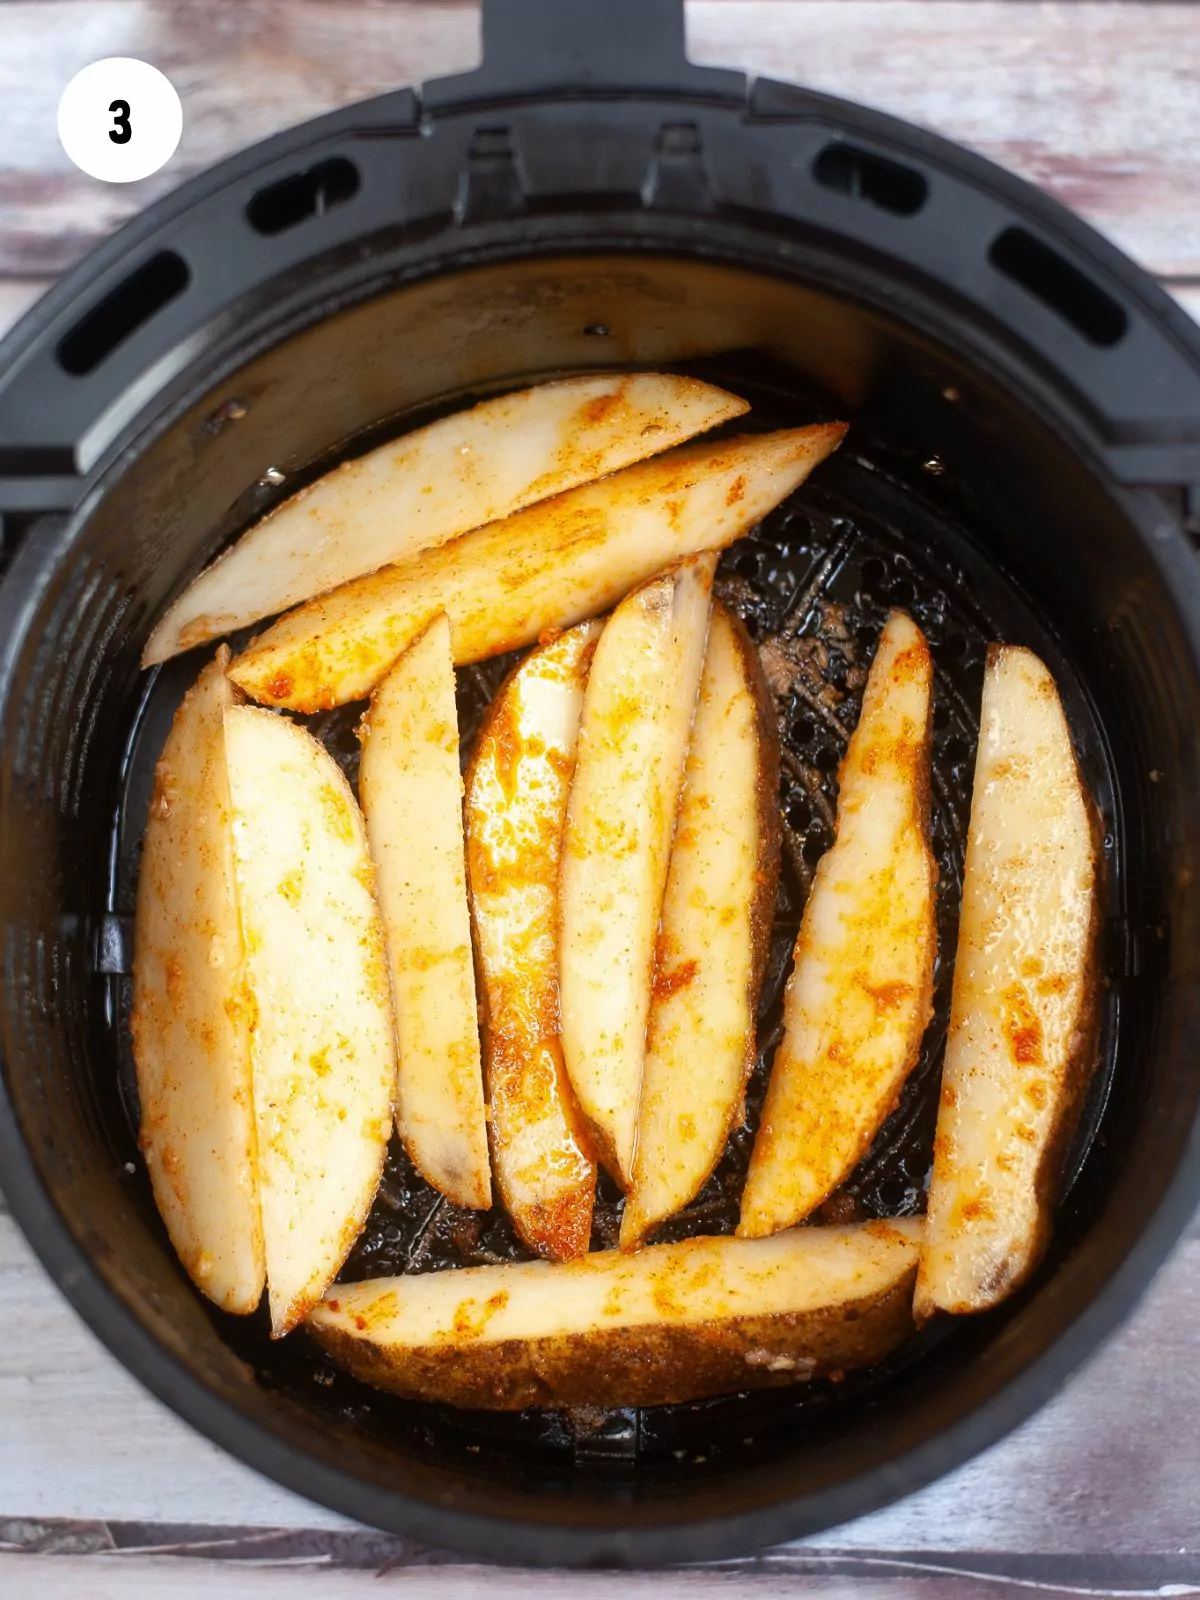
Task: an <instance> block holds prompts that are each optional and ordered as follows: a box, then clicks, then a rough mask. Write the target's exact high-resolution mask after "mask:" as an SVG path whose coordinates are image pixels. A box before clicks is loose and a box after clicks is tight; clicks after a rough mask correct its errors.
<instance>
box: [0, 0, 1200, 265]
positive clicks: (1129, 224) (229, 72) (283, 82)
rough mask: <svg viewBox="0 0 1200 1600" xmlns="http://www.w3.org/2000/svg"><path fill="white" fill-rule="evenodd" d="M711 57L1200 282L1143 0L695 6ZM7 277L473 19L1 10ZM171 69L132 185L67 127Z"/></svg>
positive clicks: (467, 31)
mask: <svg viewBox="0 0 1200 1600" xmlns="http://www.w3.org/2000/svg"><path fill="white" fill-rule="evenodd" d="M687 17H688V32H689V41H690V50H691V54H692V56H693V58H694V59H695V60H696V61H697V62H700V63H706V64H727V65H733V66H739V67H742V68H745V69H747V70H749V71H750V72H752V73H763V74H766V75H769V76H771V77H776V78H784V79H791V80H793V81H798V82H803V83H806V84H808V85H810V86H811V87H813V88H816V89H820V90H823V91H826V92H829V93H833V94H841V95H846V96H849V97H851V98H853V99H856V100H860V101H862V102H864V103H866V104H871V105H876V106H879V107H881V108H882V109H884V110H887V111H891V112H894V113H896V114H897V115H899V116H902V117H907V118H909V119H911V120H913V121H916V122H918V123H922V124H925V125H928V126H930V127H934V128H937V129H938V130H939V131H941V132H943V133H945V134H947V135H949V136H950V137H951V138H955V139H959V140H962V141H964V142H965V143H967V144H970V145H973V146H974V147H976V148H977V149H980V150H982V151H983V152H984V153H985V154H987V155H990V156H992V157H993V158H995V159H996V160H998V161H1000V162H1002V163H1003V164H1005V165H1007V166H1009V167H1011V168H1012V169H1013V170H1015V171H1017V172H1020V173H1022V174H1024V175H1025V176H1026V177H1029V178H1031V179H1032V180H1033V181H1035V182H1038V183H1040V184H1042V185H1043V186H1044V187H1045V188H1046V189H1048V190H1049V191H1050V192H1051V193H1053V194H1055V195H1057V196H1058V198H1059V199H1061V200H1064V201H1066V202H1067V203H1068V204H1070V205H1073V206H1075V208H1076V209H1078V210H1079V211H1080V212H1081V213H1082V214H1083V215H1084V216H1086V217H1088V218H1089V220H1091V221H1092V222H1094V223H1095V224H1096V225H1097V226H1099V227H1100V228H1101V229H1102V230H1103V231H1105V232H1107V233H1109V234H1110V235H1111V236H1112V237H1113V238H1115V239H1116V240H1117V242H1118V243H1119V244H1121V245H1122V247H1123V248H1125V249H1126V250H1127V251H1128V252H1129V253H1130V254H1131V255H1133V256H1134V257H1135V258H1136V259H1138V260H1140V261H1141V262H1143V263H1144V264H1145V265H1147V266H1149V267H1150V268H1152V269H1153V270H1154V271H1156V272H1159V273H1172V274H1176V275H1196V276H1200V200H1198V198H1197V197H1198V196H1200V26H1197V20H1196V12H1195V9H1194V7H1191V6H1188V5H1175V4H1170V3H1168V4H1155V3H1141V0H1075V3H1073V4H1072V5H1070V6H1061V5H1056V4H1050V3H1041V0H694V3H692V4H690V5H689V7H688V11H687ZM0 18H2V19H3V20H2V22H0V32H2V33H3V41H4V48H3V49H2V50H0V273H3V272H7V273H8V274H10V275H14V276H22V275H26V276H33V275H35V274H40V273H57V272H60V271H62V270H63V269H64V268H65V267H66V266H68V265H70V264H71V263H73V262H74V261H75V260H77V259H78V258H79V257H80V256H81V255H82V254H83V253H84V252H85V251H86V249H87V248H88V247H89V245H90V244H92V243H94V242H95V241H96V240H97V239H99V238H102V237H104V236H105V235H107V234H108V233H110V232H111V231H112V229H113V228H114V227H115V226H117V224H118V223H119V222H121V221H122V220H124V219H125V218H127V217H129V216H131V215H133V214H134V213H135V212H136V211H138V210H140V209H141V208H142V207H143V206H144V205H145V204H146V203H147V202H148V201H149V200H150V199H152V198H154V197H156V196H158V195H160V194H163V193H166V192H167V191H168V190H170V189H172V188H174V187H175V186H176V185H177V184H178V183H179V182H180V181H181V180H182V179H183V178H185V177H187V176H189V175H190V174H191V173H193V172H195V171H198V170H200V169H202V168H204V167H207V166H209V165H211V164H212V163H213V162H214V161H216V160H218V159H219V158H220V157H221V156H223V155H226V154H228V153H230V152H231V151H233V150H236V149H240V148H242V147H244V146H246V145H248V144H251V143H253V142H254V141H256V140H258V139H261V138H264V137H265V136H266V135H267V134H269V133H272V132H275V131H276V130H278V129H279V128H282V127H285V126H288V125H291V124H293V123H295V122H298V121H302V120H304V119H305V118H306V117H311V116H315V115H318V114H319V113H321V112H322V111H326V110H329V109H331V108H333V107H335V106H341V105H345V104H347V103H349V102H351V101H354V100H358V99H363V98H366V97H368V96H371V95H375V94H379V93H382V92H384V91H385V90H387V89H389V88H392V87H395V86H397V85H401V84H405V83H419V82H420V81H422V80H423V79H426V78H429V77H434V76H437V75H440V74H443V73H447V72H452V71H460V70H463V69H464V68H468V67H470V66H471V65H472V64H473V62H474V61H476V60H477V58H478V54H479V38H478V18H477V8H476V6H475V5H474V4H472V3H451V4H447V3H446V0H407V3H404V4H383V5H380V4H377V3H374V0H208V3H207V4H206V5H204V6H197V5H189V4H185V3H183V0H103V3H96V0H92V3H85V0H6V3H5V4H3V5H2V6H0ZM115 54H124V55H137V56H141V57H143V58H144V59H146V60H149V61H152V62H153V63H154V64H155V65H157V66H159V67H161V68H162V69H163V70H164V71H166V72H167V73H168V75H169V76H170V77H171V78H172V79H173V80H174V82H175V83H176V85H177V86H178V88H179V90H180V92H181V94H182V96H183V101H184V133H183V140H182V143H181V146H180V150H179V152H178V154H177V155H176V157H175V158H174V159H173V160H172V161H171V162H170V163H168V166H167V167H166V168H165V169H164V170H163V171H162V172H161V173H158V174H156V175H155V176H154V177H152V178H149V179H145V180H143V181H142V182H141V183H136V184H130V185H121V186H117V185H106V184H101V183H97V182H95V181H93V180H92V179H89V178H86V177H85V176H84V175H83V174H82V173H79V172H77V171H76V170H75V169H74V168H73V167H71V165H70V163H69V162H68V161H67V158H66V156H65V155H64V153H63V152H62V150H61V148H60V147H59V144H58V140H57V135H56V131H55V110H56V106H57V102H58V97H59V95H60V93H61V91H62V88H63V86H64V85H65V83H66V82H67V81H68V79H69V78H70V77H71V76H72V75H73V73H74V72H75V71H77V70H78V69H79V68H80V67H81V66H83V65H84V64H85V63H87V62H88V61H91V60H94V59H96V58H97V57H99V56H104V55H115Z"/></svg>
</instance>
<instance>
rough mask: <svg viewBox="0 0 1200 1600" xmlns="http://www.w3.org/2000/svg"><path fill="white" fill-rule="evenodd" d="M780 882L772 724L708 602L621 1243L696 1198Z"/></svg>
mask: <svg viewBox="0 0 1200 1600" xmlns="http://www.w3.org/2000/svg"><path fill="white" fill-rule="evenodd" d="M778 888H779V732H778V728H777V726H776V720H775V708H774V706H773V705H772V703H771V698H770V694H769V691H768V689H767V686H766V683H765V682H764V681H763V676H762V669H761V668H760V666H759V663H758V653H757V651H756V650H755V648H754V645H753V644H752V642H751V640H750V638H749V636H748V635H747V633H746V630H745V629H744V628H743V627H742V625H741V623H740V622H738V621H737V619H736V618H734V617H733V616H731V615H730V613H729V612H728V611H726V610H725V608H724V606H722V605H720V604H716V605H714V606H713V614H712V623H711V626H710V628H709V634H708V650H707V653H706V655H705V658H704V674H703V676H702V678H701V680H700V695H699V699H698V701H697V703H696V717H695V721H694V723H693V725H692V739H691V747H690V749H689V751H688V758H687V767H686V770H685V774H684V784H683V792H682V795H681V797H680V802H679V816H678V819H677V822H676V828H675V840H674V844H673V845H672V848H671V861H670V869H669V871H668V874H667V888H666V894H665V896H664V898H663V911H662V925H661V927H660V929H659V935H658V948H657V951H656V956H655V977H654V990H653V998H652V1001H651V1006H650V1025H649V1030H648V1033H647V1043H646V1061H645V1067H644V1070H643V1073H642V1091H641V1101H640V1104H639V1108H638V1123H637V1126H638V1133H637V1150H636V1154H635V1156H634V1161H633V1184H632V1186H631V1188H630V1191H629V1194H628V1196H627V1198H626V1201H625V1212H624V1216H623V1217H622V1221H621V1247H622V1249H629V1248H631V1247H632V1246H635V1245H638V1244H640V1243H641V1242H642V1240H643V1239H644V1238H645V1237H646V1235H647V1234H648V1233H649V1232H650V1231H651V1230H652V1229H653V1228H655V1227H656V1226H657V1225H658V1224H659V1223H660V1222H663V1221H665V1220H666V1218H668V1217H670V1216H672V1215H673V1214H674V1213H675V1212H676V1211H678V1210H680V1208H681V1207H683V1206H685V1205H687V1203H688V1201H689V1200H691V1199H692V1197H693V1196H694V1195H695V1194H696V1193H697V1191H698V1190H699V1189H700V1188H701V1186H702V1185H703V1183H704V1181H705V1179H706V1178H707V1177H708V1175H709V1173H710V1172H711V1171H712V1169H713V1167H714V1166H715V1165H716V1163H717V1161H718V1160H719V1158H720V1155H721V1151H722V1150H723V1149H724V1147H725V1140H726V1138H727V1137H728V1134H729V1130H730V1128H731V1127H732V1125H733V1122H734V1120H735V1118H736V1116H737V1114H738V1111H739V1109H740V1107H741V1102H742V1093H743V1090H744V1089H745V1086H746V1079H747V1077H748V1076H749V1074H750V1070H751V1068H752V1067H753V1065H754V1057H755V1008H756V1006H757V1004H758V991H759V986H760V984H761V982H762V973H763V963H764V962H765V960H766V954H767V939H768V936H769V934H770V931H771V918H772V916H773V915H774V911H775V897H776V893H777V891H778Z"/></svg>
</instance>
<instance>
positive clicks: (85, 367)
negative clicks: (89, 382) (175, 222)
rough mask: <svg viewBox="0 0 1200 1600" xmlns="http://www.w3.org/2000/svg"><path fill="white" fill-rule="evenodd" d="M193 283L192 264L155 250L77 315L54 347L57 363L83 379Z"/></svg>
mask: <svg viewBox="0 0 1200 1600" xmlns="http://www.w3.org/2000/svg"><path fill="white" fill-rule="evenodd" d="M191 281H192V273H191V268H190V267H189V266H188V264H187V262H186V261H185V260H184V259H183V257H182V256H181V255H179V254H178V253H177V252H176V251H174V250H160V251H159V252H158V254H157V255H153V256H151V257H150V259H149V261H144V262H143V263H142V265H141V266H140V267H138V268H137V269H136V270H135V271H133V272H131V273H130V274H129V276H128V277H127V278H123V279H122V281H121V282H120V283H119V284H118V285H117V286H116V288H115V289H111V290H110V291H109V292H108V294H106V295H105V297H104V299H103V300H101V301H100V303H99V305H95V306H93V307H92V309H91V310H90V311H87V312H85V313H84V315H83V316H82V317H80V319H79V321H78V322H77V323H76V324H75V326H74V327H73V328H72V329H71V330H70V331H69V332H68V333H66V334H64V335H63V337H62V339H61V340H60V341H59V345H58V351H57V355H58V364H59V366H60V367H61V368H62V369H63V371H64V372H66V373H68V374H69V375H70V376H71V377H72V378H85V377H87V375H88V373H90V372H95V370H96V368H97V367H98V366H100V365H101V364H102V363H103V362H105V361H107V360H108V358H109V356H110V355H112V353H113V351H114V350H116V349H117V348H118V346H119V345H122V344H124V343H125V341H126V340H127V339H129V338H132V336H133V335H134V334H135V333H136V332H137V331H138V329H139V328H141V327H143V326H144V325H145V324H146V323H147V322H149V321H150V319H151V318H152V317H155V316H157V315H158V313H159V312H160V311H161V310H162V309H163V308H164V307H165V306H169V305H170V304H171V301H172V300H177V299H178V298H179V296H180V295H181V294H182V293H183V291H184V290H185V289H186V288H187V286H188V284H189V283H190V282H191Z"/></svg>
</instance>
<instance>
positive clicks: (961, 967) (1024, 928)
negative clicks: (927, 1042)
mask: <svg viewBox="0 0 1200 1600" xmlns="http://www.w3.org/2000/svg"><path fill="white" fill-rule="evenodd" d="M1098 833H1099V829H1098V823H1097V816H1096V810H1095V806H1094V804H1093V802H1092V799H1091V797H1090V795H1089V794H1088V792H1087V789H1086V787H1085V785H1084V782H1083V779H1082V777H1081V776H1080V773H1079V768H1078V766H1077V765H1076V761H1075V752H1074V750H1073V748H1072V745H1071V734H1070V729H1069V728H1068V726H1067V719H1066V717H1065V716H1064V714H1063V709H1062V705H1061V703H1060V701H1059V698H1058V691H1057V689H1056V688H1055V684H1054V679H1053V678H1052V677H1051V675H1050V673H1049V672H1048V671H1047V669H1046V668H1045V666H1043V664H1042V662H1041V661H1039V660H1038V658H1037V657H1036V656H1035V655H1033V654H1031V652H1030V651H1028V650H1022V649H1016V648H1013V647H1012V646H998V645H994V646H993V647H992V649H991V651H990V652H989V654H988V663H987V672H986V674H985V677H984V684H983V706H982V711H981V716H980V734H979V752H978V755H977V757H976V762H975V788H974V792H973V795H972V799H971V821H970V825H969V828H968V830H967V858H966V869H965V873H964V880H963V899H962V914H961V919H960V922H959V932H958V955H957V958H956V961H955V967H954V995H953V999H952V1002H951V1010H950V1034H949V1038H948V1040H947V1044H946V1062H945V1067H944V1069H943V1073H942V1097H941V1104H940V1107H939V1110H938V1123H937V1138H936V1140H935V1143H934V1157H933V1178H932V1182H931V1185H930V1189H929V1228H928V1233H927V1235H926V1243H925V1248H924V1251H923V1253H922V1259H921V1270H920V1275H919V1277H918V1280H917V1301H916V1311H917V1315H918V1316H919V1317H920V1318H922V1319H924V1318H926V1317H928V1316H930V1315H931V1314H932V1313H933V1312H934V1311H938V1310H941V1311H982V1310H985V1309H986V1308H987V1307H989V1306H993V1305H996V1304H997V1303H998V1302H999V1301H1000V1300H1002V1299H1004V1297H1005V1296H1006V1295H1008V1294H1010V1293H1011V1292H1012V1291H1013V1289H1015V1288H1017V1287H1018V1286H1019V1285H1020V1284H1021V1283H1023V1282H1024V1281H1025V1279H1026V1278H1027V1277H1028V1276H1029V1274H1030V1273H1031V1272H1032V1271H1033V1269H1034V1267H1035V1266H1036V1265H1037V1263H1038V1261H1039V1260H1040V1258H1041V1255H1042V1252H1043V1250H1044V1249H1045V1247H1046V1244H1047V1242H1048V1240H1049V1236H1050V1225H1051V1208H1052V1207H1053V1205H1054V1202H1055V1200H1056V1199H1057V1196H1058V1187H1059V1182H1060V1180H1061V1176H1062V1163H1063V1158H1064V1156H1065V1154H1066V1147H1067V1144H1068V1141H1069V1140H1070V1137H1071V1133H1072V1131H1073V1129H1074V1126H1075V1122H1076V1118H1077V1115H1078V1112H1079V1107H1080V1103H1081V1101H1082V1099H1083V1095H1084V1091H1085V1090H1086V1088H1087V1085H1088V1080H1089V1078H1090V1077H1091V1074H1092V1071H1093V1069H1094V1067H1095V1063H1096V1041H1097V1017H1098V994H1099V981H1098V971H1097V940H1098V936H1099V928H1100V908H1099V883H1100V851H1099V845H1098Z"/></svg>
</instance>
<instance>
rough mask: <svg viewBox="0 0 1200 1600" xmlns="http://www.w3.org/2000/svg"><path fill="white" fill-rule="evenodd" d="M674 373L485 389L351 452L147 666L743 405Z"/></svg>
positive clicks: (280, 518)
mask: <svg viewBox="0 0 1200 1600" xmlns="http://www.w3.org/2000/svg"><path fill="white" fill-rule="evenodd" d="M748 410H749V406H748V405H747V404H746V402H745V401H744V400H739V399H738V398H737V396H736V395H732V394H726V392H725V391H724V390H723V389H716V388H714V387H713V386H712V385H711V384H708V383H701V382H700V380H699V379H698V378H684V377H679V376H678V375H676V374H674V373H662V372H639V373H603V374H600V375H591V376H588V377H582V378H564V379H561V380H559V381H558V382H555V383H543V384H540V385H539V386H538V387H537V388H535V389H523V390H521V391H519V392H518V393H516V394H506V395H501V396H499V397H497V398H496V399H493V400H484V401H482V402H481V403H480V404H479V405H477V406H472V407H471V409H470V410H468V411H457V412H455V413H454V414H453V415H452V416H449V417H443V418H441V419H440V420H439V421H438V422H433V423H430V425H429V426H428V427H425V428H418V429H417V430H416V431H415V432H413V433H409V434H406V435H405V436H404V437H402V438H400V439H393V440H391V441H390V442H389V443H388V444H385V445H381V446H380V448H379V449H378V450H372V451H371V452H370V453H369V454H367V455H365V456H359V457H358V459H357V460H354V461H347V462H346V463H345V464H344V465H343V466H340V467H338V468H336V469H335V470H334V471H333V472H330V473H327V474H326V475H325V476H324V477H323V478H319V479H318V480H317V482H316V483H314V484H312V485H310V486H309V487H308V488H307V489H302V490H301V491H300V492H299V494H295V495H293V496H292V497H291V499H290V500H286V501H285V502H284V503H283V505H281V506H278V507H277V508H276V509H275V510H274V511H272V512H270V513H269V515H267V516H266V517H264V518H263V519H262V521H261V522H259V523H256V524H255V526H254V527H253V528H251V529H250V530H249V531H248V532H247V533H245V534H243V535H242V537H241V538H240V539H239V540H238V542H237V544H235V545H234V546H233V547H232V549H230V550H227V551H226V552H225V553H224V554H223V555H221V556H218V558H217V560H216V561H214V562H213V564H212V566H210V567H208V568H207V569H206V570H205V571H204V572H202V573H201V574H200V576H199V577H198V578H197V579H195V581H194V582H193V583H192V584H191V585H190V586H189V587H188V588H187V589H186V590H185V591H184V593H183V594H182V595H181V596H180V597H179V599H178V600H177V601H176V602H175V604H174V605H173V606H172V607H171V609H170V610H169V611H168V612H167V614H166V616H165V617H163V619H162V621H161V622H160V623H159V624H158V626H157V627H156V628H155V630H154V632H153V633H152V634H151V636H150V640H149V643H148V644H147V646H146V650H145V654H144V656H143V659H142V665H143V666H152V665H153V664H154V663H155V662H158V661H166V660H167V659H168V658H169V657H170V656H173V655H177V654H178V653H179V651H181V650H190V649H191V648H192V647H193V646H194V645H198V644H203V643H204V642H205V641H206V640H208V639H217V638H220V636H221V635H222V634H223V633H231V632H233V631H234V629H236V628H244V627H246V626H247V625H248V624H249V623H251V622H257V621H258V620H259V619H260V618H262V617H269V616H273V615H274V614H275V613H276V612H279V611H286V610H288V609H289V608H290V607H291V606H295V605H299V604H301V603H302V602H303V601H305V600H311V599H312V598H313V596H314V595H320V594H328V592H329V591H330V590H331V589H336V588H337V587H338V585H339V584H343V583H348V582H349V581H350V580H351V579H352V578H359V577H361V576H362V575H363V574H364V573H367V572H377V571H378V570H379V568H380V567H384V566H390V565H392V564H394V563H396V562H398V561H408V560H411V559H412V558H413V557H414V556H416V555H419V554H420V553H421V551H423V550H431V549H433V548H435V547H436V546H437V545H440V544H445V543H446V541H447V540H449V539H454V538H457V536H458V535H459V534H462V533H467V532H469V531H470V530H471V529H472V528H479V527H482V526H483V525H484V523H487V522H495V521H496V520H497V519H498V518H500V517H507V516H511V515H512V513H513V512H514V511H518V510H520V509H521V507H522V506H527V505H531V504H532V503H534V502H535V501H538V500H545V499H546V498H547V497H548V496H550V495H555V494H561V493H562V492H563V491H564V490H566V489H572V488H574V487H575V486H576V485H577V484H581V483H588V482H590V481H591V480H592V479H593V478H600V477H603V476H604V475H605V474H606V473H609V472H615V471H617V470H618V469H619V468H621V467H627V466H629V465H631V463H633V462H635V461H642V460H644V459H645V458H646V457H647V456H653V455H657V454H658V453H659V452H660V451H663V450H669V449H670V448H671V447H672V446H673V445H677V444H681V443H682V442H683V441H684V440H685V439H690V438H691V437H692V436H693V435H695V434H697V433H705V432H707V430H708V429H709V428H714V427H716V426H717V425H718V424H719V423H722V422H728V421H729V420H730V418H732V417H740V416H741V415H742V414H743V413H744V412H746V411H748Z"/></svg>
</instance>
